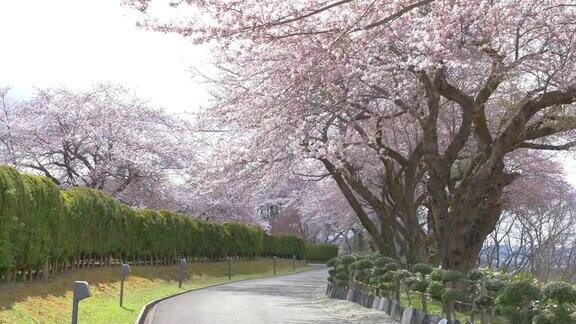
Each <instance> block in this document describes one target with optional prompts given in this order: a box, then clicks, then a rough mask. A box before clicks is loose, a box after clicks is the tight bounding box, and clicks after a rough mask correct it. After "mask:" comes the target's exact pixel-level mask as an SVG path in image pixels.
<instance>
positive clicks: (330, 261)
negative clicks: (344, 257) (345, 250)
mask: <svg viewBox="0 0 576 324" xmlns="http://www.w3.org/2000/svg"><path fill="white" fill-rule="evenodd" d="M338 261H339V258H338V257H336V258H332V259H330V260H328V262H326V265H327V266H329V267H335V266H336V264H337V263H338Z"/></svg>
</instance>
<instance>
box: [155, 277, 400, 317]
mask: <svg viewBox="0 0 576 324" xmlns="http://www.w3.org/2000/svg"><path fill="white" fill-rule="evenodd" d="M327 277H328V269H326V268H323V269H317V270H310V271H305V272H301V273H298V274H293V275H287V276H280V277H274V278H263V279H254V280H247V281H240V282H232V283H228V284H224V285H220V286H215V287H210V288H206V289H201V290H196V291H192V292H189V293H186V294H183V295H179V296H176V297H173V298H170V299H167V300H165V301H162V302H160V303H159V304H158V305H156V307H154V309H153V310H152V311H151V313H150V314H149V315H148V317H147V320H146V323H153V324H160V323H197V324H212V323H218V324H227V323H234V324H244V323H245V324H271V323H317V324H322V323H366V324H368V323H384V324H385V323H396V322H395V321H394V320H393V319H391V318H390V317H389V316H388V315H386V314H385V313H384V312H377V311H374V310H372V309H368V308H364V307H361V306H358V305H357V304H355V303H352V302H347V301H342V300H335V299H330V298H327V297H326V296H325V290H326V278H327Z"/></svg>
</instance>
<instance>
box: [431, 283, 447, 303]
mask: <svg viewBox="0 0 576 324" xmlns="http://www.w3.org/2000/svg"><path fill="white" fill-rule="evenodd" d="M427 292H428V294H430V297H432V298H434V299H436V300H438V301H441V300H442V294H443V293H444V286H443V285H442V283H440V282H438V281H432V282H430V284H428V289H427Z"/></svg>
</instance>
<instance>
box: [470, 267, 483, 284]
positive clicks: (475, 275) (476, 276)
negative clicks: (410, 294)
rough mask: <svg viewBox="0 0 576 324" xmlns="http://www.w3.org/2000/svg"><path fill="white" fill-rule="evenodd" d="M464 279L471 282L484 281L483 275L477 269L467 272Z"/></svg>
mask: <svg viewBox="0 0 576 324" xmlns="http://www.w3.org/2000/svg"><path fill="white" fill-rule="evenodd" d="M466 279H468V280H470V281H473V282H477V281H481V280H482V279H484V273H483V272H482V271H480V270H478V269H473V270H470V271H468V274H467V275H466Z"/></svg>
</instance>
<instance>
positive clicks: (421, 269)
mask: <svg viewBox="0 0 576 324" xmlns="http://www.w3.org/2000/svg"><path fill="white" fill-rule="evenodd" d="M432 271H434V267H432V266H431V265H429V264H426V263H416V264H415V265H414V266H413V267H412V272H416V273H418V274H420V275H422V276H425V275H429V274H430V273H432Z"/></svg>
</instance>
